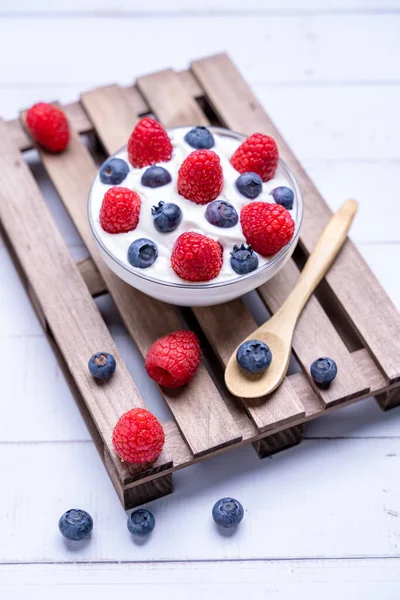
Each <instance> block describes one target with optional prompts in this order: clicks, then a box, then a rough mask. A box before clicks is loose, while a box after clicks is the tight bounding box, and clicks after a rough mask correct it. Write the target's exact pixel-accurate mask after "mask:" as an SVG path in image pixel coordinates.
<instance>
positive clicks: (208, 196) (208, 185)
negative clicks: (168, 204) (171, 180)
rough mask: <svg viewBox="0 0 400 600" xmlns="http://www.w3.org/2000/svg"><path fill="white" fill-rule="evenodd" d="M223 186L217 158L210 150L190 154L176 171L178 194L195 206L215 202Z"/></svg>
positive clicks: (220, 168)
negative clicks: (194, 203)
mask: <svg viewBox="0 0 400 600" xmlns="http://www.w3.org/2000/svg"><path fill="white" fill-rule="evenodd" d="M223 185H224V177H223V174H222V167H221V163H220V160H219V156H218V154H215V152H213V151H212V150H195V151H194V152H191V153H190V154H189V156H188V157H187V158H185V160H184V161H183V163H182V165H181V168H180V169H179V171H178V192H179V193H180V195H181V196H183V197H184V198H187V199H188V200H191V201H192V202H196V204H207V202H211V200H215V198H216V197H217V196H219V194H220V193H221V191H222V187H223Z"/></svg>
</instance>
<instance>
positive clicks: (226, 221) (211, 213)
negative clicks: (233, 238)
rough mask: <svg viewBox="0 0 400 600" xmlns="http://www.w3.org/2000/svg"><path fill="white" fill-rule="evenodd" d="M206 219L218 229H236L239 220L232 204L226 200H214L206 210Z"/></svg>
mask: <svg viewBox="0 0 400 600" xmlns="http://www.w3.org/2000/svg"><path fill="white" fill-rule="evenodd" d="M205 217H206V219H207V221H208V222H209V223H210V224H211V225H215V226H216V227H223V228H224V229H227V228H228V227H234V226H235V225H236V224H237V222H238V220H239V217H238V214H237V212H236V210H235V208H234V207H233V206H232V204H229V202H226V201H225V200H214V202H211V203H210V204H209V205H208V206H207V208H206V214H205Z"/></svg>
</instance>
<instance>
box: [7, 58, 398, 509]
mask: <svg viewBox="0 0 400 600" xmlns="http://www.w3.org/2000/svg"><path fill="white" fill-rule="evenodd" d="M209 105H211V106H212V108H213V110H214V113H213V112H212V111H210V110H209ZM64 110H65V112H66V114H67V116H68V119H69V122H70V125H71V127H72V130H73V133H72V139H71V143H70V145H69V147H68V149H67V150H66V151H65V152H64V153H62V154H60V155H52V154H49V153H47V152H44V151H43V150H40V158H41V160H42V162H43V164H44V166H45V168H46V170H47V172H48V174H49V176H50V178H51V180H52V182H53V183H54V185H55V187H56V189H57V191H58V193H59V195H60V197H61V199H62V201H63V202H64V204H65V206H66V207H67V209H68V211H69V213H70V215H71V217H72V219H73V221H74V223H75V225H76V227H77V229H78V231H79V233H80V235H81V237H82V239H83V241H84V243H85V244H86V246H87V249H88V251H89V255H90V257H89V258H88V259H85V260H83V261H80V262H79V263H78V264H75V263H74V262H73V261H72V259H71V257H70V255H69V252H68V250H67V248H66V246H65V244H64V242H63V241H62V239H61V238H60V235H59V233H58V231H57V229H56V227H55V225H54V223H53V221H52V219H51V216H50V214H49V212H48V210H47V208H46V205H45V203H44V200H43V198H42V196H41V193H40V191H39V189H38V186H37V184H36V182H35V180H34V178H33V176H32V174H31V172H30V170H29V169H28V168H27V166H26V164H25V163H24V161H23V158H22V156H21V154H20V152H21V151H24V150H26V149H29V148H32V147H33V146H34V144H33V142H32V140H31V139H30V137H29V135H28V134H27V132H26V131H25V130H24V128H23V126H22V125H21V122H19V121H10V122H7V123H0V184H1V185H0V217H1V221H2V225H3V228H4V229H5V232H6V236H7V238H8V241H9V242H10V245H11V247H12V250H13V252H14V254H15V256H16V261H17V262H18V264H19V266H20V267H21V272H22V273H23V275H24V278H25V279H26V280H27V288H28V291H29V294H30V297H31V299H32V303H33V305H34V306H35V308H36V310H37V312H38V315H39V318H40V320H41V322H42V324H43V326H44V328H45V330H46V332H47V333H48V334H49V338H50V339H51V340H53V341H52V344H53V346H54V348H55V350H56V352H57V355H58V356H59V357H60V360H62V362H63V363H64V366H65V369H66V374H67V379H68V380H69V381H70V383H71V386H72V389H73V392H74V395H75V396H76V397H77V399H78V401H79V404H80V405H81V406H82V408H83V409H84V410H83V413H84V414H85V418H87V419H89V420H90V425H91V427H90V430H91V431H92V432H93V435H94V439H95V441H96V445H97V447H98V449H99V451H100V452H101V454H102V458H103V460H104V463H105V466H106V468H107V470H108V472H109V474H110V478H111V479H112V481H113V483H114V486H115V488H116V490H117V492H118V495H119V497H120V499H121V502H122V503H123V505H124V506H125V507H126V508H128V507H131V506H134V505H137V504H139V503H142V502H144V501H146V500H150V499H154V498H156V497H159V496H162V495H165V494H167V493H170V492H171V491H172V489H173V487H172V479H171V474H172V472H173V471H176V470H178V469H181V468H184V467H186V466H189V465H191V464H193V463H195V462H198V461H199V460H204V459H205V458H207V457H210V456H214V455H216V454H219V453H221V452H229V450H230V449H231V448H232V447H238V446H240V445H243V444H247V443H253V445H254V447H255V448H256V450H257V452H258V454H259V455H260V456H268V455H270V454H272V453H274V452H276V451H280V450H282V449H284V448H285V447H288V446H293V445H295V444H297V443H299V442H300V441H301V439H302V436H303V432H304V424H305V423H306V422H307V421H309V420H311V419H315V418H318V417H319V416H322V415H325V414H327V413H329V412H332V411H333V410H338V409H340V408H341V407H343V406H348V405H349V404H351V403H353V402H356V401H359V400H361V399H362V398H365V397H367V396H368V395H369V394H372V395H376V396H378V401H379V403H380V405H381V406H382V407H383V408H384V409H389V408H392V407H394V406H397V405H398V404H399V403H400V383H399V382H398V381H397V380H398V378H399V372H400V367H399V354H400V353H399V347H398V344H399V335H398V332H399V329H398V327H399V316H398V314H397V311H396V310H395V309H394V307H393V305H392V303H391V302H390V301H389V299H388V298H387V296H386V294H385V292H384V291H383V289H382V288H381V287H380V285H379V284H378V282H377V281H376V279H375V278H374V276H373V275H372V273H371V272H370V270H369V269H368V267H367V266H366V264H365V263H364V261H363V260H362V258H361V256H360V255H359V254H358V252H357V250H356V249H355V247H354V246H353V244H351V242H350V241H347V242H346V246H345V248H344V250H343V252H342V253H341V254H340V256H339V258H338V260H337V261H336V263H335V265H334V267H333V268H332V270H331V272H330V273H329V274H328V276H327V277H326V280H325V282H324V285H325V288H324V294H323V295H324V301H323V306H324V308H323V306H322V305H321V303H320V302H319V301H318V300H317V298H316V297H313V298H312V299H311V300H310V302H309V303H308V305H307V307H306V309H305V311H304V313H303V315H302V317H301V319H300V321H299V324H298V328H297V330H296V334H295V337H294V340H293V350H294V354H295V356H296V357H297V359H298V361H299V363H300V365H301V367H302V370H301V372H300V373H296V374H293V375H289V376H287V377H286V379H285V381H284V384H283V385H282V386H281V388H279V389H278V390H277V391H276V392H275V393H274V394H272V395H271V396H269V397H268V398H261V399H259V400H257V401H254V402H249V401H246V402H244V401H242V400H240V399H238V398H233V397H232V396H230V395H229V394H228V393H227V391H226V389H225V390H224V386H223V382H222V381H221V380H220V381H218V382H214V379H213V378H215V377H217V378H219V377H220V375H219V373H220V371H219V370H218V369H217V370H216V371H215V370H213V369H212V372H211V371H210V369H209V364H210V363H212V360H213V356H215V355H213V354H211V355H209V346H207V345H206V346H205V348H204V351H205V354H206V355H207V356H206V357H205V360H204V361H203V362H202V364H201V367H200V369H199V372H198V373H197V375H196V377H195V379H194V380H193V382H192V383H191V384H190V385H189V386H187V387H186V388H184V389H182V390H180V391H175V392H168V391H165V390H162V396H163V398H164V400H165V401H166V402H167V404H168V406H169V407H170V409H171V412H172V415H173V420H170V421H168V422H166V423H164V424H163V427H164V430H165V433H166V444H165V448H164V451H163V453H162V455H161V456H160V458H159V459H158V460H157V462H156V463H155V464H153V465H146V467H145V468H138V467H137V466H136V467H135V466H134V465H127V464H124V463H122V462H121V461H120V460H119V459H118V457H117V456H116V455H115V452H114V450H113V447H112V442H111V433H112V428H113V427H114V425H115V422H116V420H117V419H118V417H119V416H120V415H121V414H122V413H123V412H125V410H128V409H129V408H132V407H133V406H144V400H143V399H142V398H141V397H140V395H139V393H138V391H137V389H136V386H135V384H134V383H133V381H132V378H131V376H130V374H129V372H128V371H127V369H126V367H125V365H124V363H123V361H122V359H121V357H120V356H119V354H118V351H117V349H116V347H115V344H114V342H113V340H112V339H111V336H110V334H109V332H108V330H107V328H106V326H105V324H104V321H103V319H102V317H101V315H100V313H99V312H98V310H97V308H96V305H95V303H94V302H93V299H92V296H97V295H99V294H103V293H110V294H111V296H112V297H113V299H114V302H115V304H116V306H117V308H118V310H119V312H120V314H121V316H122V318H123V320H124V322H125V325H126V328H127V330H128V333H129V334H130V335H131V337H132V338H133V339H134V341H135V342H136V344H137V346H138V348H139V350H140V352H141V353H142V355H143V356H144V355H145V354H146V352H147V350H148V348H149V347H150V345H151V344H152V343H153V341H155V339H156V338H157V337H159V336H161V335H164V334H165V333H168V332H170V331H172V330H175V329H178V328H181V327H183V326H186V324H185V319H183V320H182V314H180V313H179V312H178V311H176V310H175V309H174V308H173V307H171V306H169V305H166V304H163V303H161V302H158V301H155V300H152V299H150V298H148V297H145V296H144V295H143V294H141V293H140V292H138V291H136V290H134V289H133V288H131V287H130V286H128V285H127V284H125V283H124V282H122V281H121V280H120V279H118V278H117V277H116V276H115V275H114V274H113V273H112V272H111V271H110V270H109V269H108V267H106V265H105V264H104V263H103V261H102V260H101V258H100V256H99V253H98V251H97V248H96V245H95V242H94V240H93V237H92V235H91V231H90V227H89V224H88V220H87V216H86V206H87V198H88V194H89V189H90V186H91V183H92V180H93V179H94V176H95V174H96V171H97V169H96V165H95V163H94V161H93V159H92V157H91V155H90V152H89V151H88V149H87V148H86V146H85V145H84V144H83V143H82V140H81V139H80V137H79V134H81V133H87V132H91V133H94V134H95V135H96V136H97V138H98V139H99V141H100V142H101V144H102V146H103V147H104V149H105V151H106V153H107V154H112V153H114V152H115V151H117V150H118V149H119V148H120V147H122V146H123V145H124V144H125V143H126V142H127V139H128V136H129V134H130V132H131V130H132V128H133V126H134V124H135V123H136V122H137V120H138V119H139V118H140V116H142V115H144V114H148V113H151V114H154V115H156V117H157V118H158V119H160V121H162V122H163V123H164V124H165V125H166V126H168V127H172V126H176V125H185V124H186V125H188V124H190V125H199V124H202V125H207V124H208V123H209V121H210V119H211V120H212V122H213V123H214V122H215V123H219V124H224V125H227V126H229V127H230V128H232V129H236V130H239V131H242V132H244V133H252V132H253V131H256V130H261V131H264V132H266V133H271V134H272V135H273V136H274V137H275V138H276V139H277V141H278V146H279V149H280V153H281V155H282V156H283V158H284V159H285V160H286V162H287V163H288V164H289V166H290V167H291V169H292V170H293V171H294V172H295V175H296V176H297V178H298V181H299V183H300V186H301V189H302V192H303V196H304V200H305V205H306V218H305V223H304V228H303V230H302V234H301V243H302V247H303V248H304V249H305V251H306V252H310V251H311V250H312V248H313V246H314V244H315V241H316V239H317V237H318V235H319V233H320V232H321V230H322V228H323V226H324V225H325V223H326V222H327V220H328V218H329V215H330V211H329V209H328V207H327V206H326V205H325V203H324V202H323V200H322V199H321V197H320V196H319V194H318V192H317V191H316V190H315V188H314V186H313V184H312V183H311V182H310V180H309V179H308V177H307V176H306V174H305V173H304V171H303V170H302V168H301V166H300V165H299V163H298V162H297V161H296V159H295V158H294V156H293V154H292V153H291V152H290V150H289V148H288V147H287V145H286V144H285V142H284V141H283V140H282V138H281V137H280V136H279V133H278V132H277V130H276V128H275V127H274V125H273V124H272V123H271V121H270V120H269V118H268V117H267V116H266V114H265V113H264V111H263V109H262V108H261V107H260V105H259V104H258V102H257V100H256V99H255V97H254V95H253V94H252V92H251V90H250V89H249V88H248V86H247V85H246V83H245V82H244V81H243V79H242V78H241V76H240V75H239V73H238V72H237V70H236V68H235V67H234V65H233V64H232V63H231V61H230V60H229V58H228V57H227V56H226V55H219V56H216V57H211V58H208V59H203V60H200V61H196V62H195V63H194V65H193V68H192V70H189V71H185V72H183V73H179V74H178V73H175V72H174V71H171V70H166V71H162V72H160V73H155V74H152V75H146V76H144V77H141V78H139V80H138V81H137V83H136V84H135V85H133V86H129V87H126V88H122V87H119V86H116V85H112V86H106V87H103V88H100V89H97V90H93V91H90V92H86V93H84V94H83V95H82V98H81V101H80V102H74V103H72V104H69V105H67V106H66V107H64ZM298 274H299V268H298V266H296V264H295V262H294V261H292V260H291V261H290V262H289V263H288V264H287V265H286V266H285V267H284V269H283V270H282V271H281V272H280V273H279V274H278V275H277V276H276V277H275V278H274V279H273V280H272V281H271V282H268V283H266V284H264V285H263V286H262V287H261V288H260V289H259V290H258V292H259V295H260V298H261V299H262V300H263V301H264V302H265V304H266V306H267V307H268V309H269V310H270V311H271V312H274V311H276V310H277V308H278V307H279V306H280V304H281V303H282V301H283V300H284V299H285V297H286V296H287V294H288V293H289V291H290V289H291V288H292V287H293V285H294V283H295V281H296V279H297V277H298ZM355 275H356V276H355ZM321 291H322V288H321ZM319 297H320V296H319ZM360 298H362V299H363V302H361V301H360ZM321 301H322V294H321ZM360 305H361V309H360V310H358V309H359V308H360ZM356 309H357V310H356ZM193 313H194V316H195V317H196V320H197V325H196V326H198V327H201V329H202V331H203V333H204V335H205V337H206V338H207V339H208V342H209V343H210V345H211V347H212V349H213V351H214V352H215V354H216V355H217V357H218V359H219V361H220V363H221V364H222V366H224V365H225V364H226V362H227V360H228V358H229V356H230V354H231V352H232V351H233V350H234V349H235V347H236V346H237V345H238V344H239V343H240V341H241V340H242V339H243V338H244V337H246V336H247V335H248V334H249V333H250V332H251V331H252V330H253V329H254V328H255V326H256V323H255V320H254V318H253V316H252V315H251V313H250V312H249V311H248V309H247V308H246V306H245V304H244V303H243V302H242V301H241V300H235V301H233V302H229V303H227V304H225V305H221V306H217V307H209V308H194V309H193ZM185 315H186V316H189V315H188V314H187V313H184V316H185ZM344 319H346V320H344ZM188 322H189V323H192V322H193V323H195V321H193V320H192V319H189V321H188ZM233 322H234V323H235V327H232V326H231V324H232V323H233ZM346 327H347V328H349V327H350V329H351V331H353V330H354V331H356V334H357V336H358V337H357V339H356V342H355V343H354V336H353V337H352V336H350V338H349V336H348V335H346ZM203 339H204V338H203ZM349 339H351V343H349ZM99 349H100V350H105V351H107V350H108V351H111V352H112V353H113V354H114V355H115V356H116V357H117V361H118V368H117V371H116V375H115V377H113V378H112V379H111V380H110V381H109V382H106V384H103V385H99V384H97V383H96V382H95V381H94V380H93V379H92V378H91V377H90V376H89V374H88V370H87V361H88V359H89V357H90V355H91V354H92V353H94V352H95V351H98V350H99ZM354 350H355V351H354ZM317 354H318V355H320V354H328V355H330V356H333V357H334V358H335V360H336V361H337V363H338V365H339V375H338V378H337V379H336V380H335V382H334V384H333V385H332V386H331V388H330V389H329V390H327V391H321V390H319V389H318V388H315V387H314V386H313V385H312V383H311V382H310V377H309V366H310V363H311V361H312V360H313V359H314V358H315V357H316V355H317ZM211 375H212V376H211ZM217 384H218V385H217ZM219 390H220V391H219Z"/></svg>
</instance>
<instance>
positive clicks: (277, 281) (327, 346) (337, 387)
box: [258, 261, 370, 406]
mask: <svg viewBox="0 0 400 600" xmlns="http://www.w3.org/2000/svg"><path fill="white" fill-rule="evenodd" d="M298 277H299V270H298V268H297V267H296V265H295V264H294V262H293V261H289V262H288V263H287V264H286V265H285V267H284V268H283V269H282V270H281V271H280V272H279V273H278V274H277V275H276V276H275V277H274V278H273V279H271V281H268V282H267V283H265V284H264V285H262V286H261V287H260V288H259V290H258V291H259V293H260V295H261V297H262V298H263V299H264V300H265V303H266V304H267V306H268V308H269V309H270V310H271V312H273V313H275V312H276V311H277V310H278V309H279V308H280V306H282V304H283V302H284V301H285V299H286V298H287V296H288V295H289V293H290V292H291V290H292V289H293V287H294V286H295V284H296V282H297V279H298ZM293 350H294V352H295V354H296V356H297V358H298V360H299V362H300V363H301V365H302V367H303V368H304V370H305V372H306V374H307V375H309V373H310V367H311V363H312V362H313V361H314V360H315V359H316V358H317V357H319V356H330V357H331V358H333V359H334V360H335V361H336V364H337V366H338V373H339V374H338V377H337V378H336V379H335V381H334V382H333V383H332V384H331V386H330V387H329V388H328V389H327V390H319V389H318V390H317V393H319V394H320V395H321V398H322V400H323V402H324V404H325V406H332V405H333V404H337V403H338V402H343V401H345V400H349V399H350V398H354V397H355V396H357V395H360V394H365V393H366V392H368V391H369V390H370V386H369V385H368V384H367V382H366V381H365V379H364V377H363V376H362V374H361V373H360V371H359V370H358V369H357V367H356V364H355V362H354V360H353V357H352V355H351V354H350V352H349V351H348V349H347V348H346V346H345V345H344V343H343V341H342V340H341V338H340V337H339V335H338V334H337V332H336V330H335V328H334V326H333V325H332V323H331V322H330V320H329V318H328V317H327V315H326V313H325V311H324V310H323V309H322V308H321V305H320V304H319V302H318V300H317V299H316V297H315V296H312V297H311V298H310V300H309V302H308V304H307V308H306V310H304V311H303V313H302V315H301V316H300V319H299V321H298V323H297V325H296V329H295V333H294V337H293ZM310 381H311V378H310Z"/></svg>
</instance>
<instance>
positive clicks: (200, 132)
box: [184, 127, 215, 150]
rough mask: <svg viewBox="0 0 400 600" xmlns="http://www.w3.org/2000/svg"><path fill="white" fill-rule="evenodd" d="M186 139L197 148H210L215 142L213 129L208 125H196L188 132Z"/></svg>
mask: <svg viewBox="0 0 400 600" xmlns="http://www.w3.org/2000/svg"><path fill="white" fill-rule="evenodd" d="M184 140H185V142H186V143H187V144H189V146H192V148H196V149H197V150H201V149H206V150H209V149H210V148H212V147H213V146H214V144H215V142H214V136H213V134H212V133H211V131H208V129H207V127H194V128H193V129H191V130H190V131H188V132H187V134H186V135H185V137H184Z"/></svg>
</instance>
